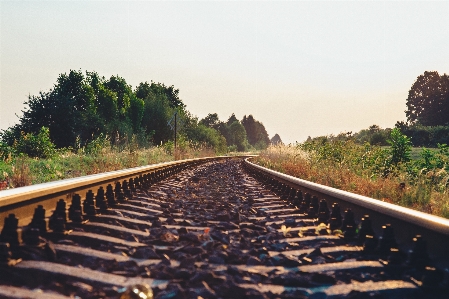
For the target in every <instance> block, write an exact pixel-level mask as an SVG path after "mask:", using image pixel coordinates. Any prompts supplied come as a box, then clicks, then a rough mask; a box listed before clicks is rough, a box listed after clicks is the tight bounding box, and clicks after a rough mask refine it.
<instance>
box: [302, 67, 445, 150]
mask: <svg viewBox="0 0 449 299" xmlns="http://www.w3.org/2000/svg"><path fill="white" fill-rule="evenodd" d="M406 106H407V109H406V110H405V115H406V117H407V121H405V122H404V121H398V122H396V124H395V128H397V129H398V130H399V131H400V132H401V133H402V134H404V135H405V136H407V137H408V138H409V139H410V141H411V143H412V145H413V146H415V147H434V148H437V147H438V145H443V144H449V75H447V74H443V75H440V74H438V72H436V71H432V72H429V71H426V72H424V74H422V75H420V76H418V77H417V79H416V81H415V82H414V83H413V85H412V87H411V88H410V90H409V92H408V97H407V100H406ZM391 133H392V129H391V128H385V129H382V128H380V127H379V126H378V125H372V126H370V127H369V128H368V129H363V130H360V131H359V132H356V133H353V132H344V133H340V134H338V135H337V136H334V135H329V136H319V137H316V138H311V137H309V138H308V141H311V140H317V139H321V140H325V139H329V140H342V139H348V138H350V139H353V140H354V141H355V142H357V143H360V144H364V143H369V144H371V145H381V146H386V145H389V143H388V140H389V138H390V136H391Z"/></svg>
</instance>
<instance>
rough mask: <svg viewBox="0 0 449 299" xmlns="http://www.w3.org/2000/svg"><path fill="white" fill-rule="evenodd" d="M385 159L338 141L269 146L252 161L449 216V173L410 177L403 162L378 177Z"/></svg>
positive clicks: (374, 149) (379, 151) (372, 149)
mask: <svg viewBox="0 0 449 299" xmlns="http://www.w3.org/2000/svg"><path fill="white" fill-rule="evenodd" d="M416 151H417V150H416ZM418 155H419V154H418ZM418 155H417V157H416V158H415V159H418ZM387 158H388V157H387V156H386V154H385V150H382V149H381V148H379V147H366V146H360V145H356V144H353V143H341V144H340V145H335V146H333V147H329V148H327V149H326V150H322V149H315V150H313V151H311V150H303V149H301V147H300V146H275V147H270V148H269V149H267V150H266V151H264V152H262V153H261V154H260V156H259V157H257V158H255V160H254V161H255V162H256V163H257V164H259V165H261V166H265V167H267V168H270V169H273V170H277V171H280V172H282V173H286V174H289V175H292V176H295V177H298V178H301V179H304V180H308V181H312V182H315V183H318V184H322V185H326V186H330V187H333V188H337V189H341V190H345V191H349V192H353V193H356V194H360V195H364V196H368V197H372V198H375V199H378V200H381V201H384V202H389V203H393V204H398V205H401V206H405V207H409V208H412V209H415V210H419V211H423V212H426V213H430V214H434V215H438V216H442V217H445V218H449V194H448V189H447V185H448V182H449V175H447V173H446V172H445V170H444V169H435V170H433V171H423V170H422V171H417V172H416V174H415V173H414V174H413V175H411V172H410V171H409V170H408V169H409V168H410V165H412V164H407V165H405V164H404V165H398V166H397V167H394V168H392V169H391V170H390V172H389V173H388V175H382V174H383V173H384V171H383V169H385V168H384V166H383V163H385V161H386V160H385V159H387ZM411 163H413V161H412V162H411ZM413 165H414V164H413ZM401 183H405V188H401Z"/></svg>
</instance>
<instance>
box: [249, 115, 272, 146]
mask: <svg viewBox="0 0 449 299" xmlns="http://www.w3.org/2000/svg"><path fill="white" fill-rule="evenodd" d="M242 125H243V126H244V127H245V130H246V134H247V136H248V142H249V144H251V145H252V146H254V147H255V148H256V149H265V148H267V147H268V145H269V144H270V139H269V138H268V133H267V131H266V129H265V127H264V125H263V124H262V123H261V122H259V121H257V120H255V119H254V117H253V116H252V115H251V114H250V115H249V116H248V117H246V115H245V116H243V119H242Z"/></svg>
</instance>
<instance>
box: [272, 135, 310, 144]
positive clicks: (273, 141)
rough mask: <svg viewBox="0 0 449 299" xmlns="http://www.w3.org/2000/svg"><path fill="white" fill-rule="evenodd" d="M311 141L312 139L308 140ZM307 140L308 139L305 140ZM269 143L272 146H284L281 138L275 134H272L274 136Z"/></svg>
mask: <svg viewBox="0 0 449 299" xmlns="http://www.w3.org/2000/svg"><path fill="white" fill-rule="evenodd" d="M309 138H310V136H309ZM311 139H312V138H310V140H311ZM307 140H308V139H307ZM270 142H271V144H273V145H278V144H284V143H283V142H282V139H281V136H279V135H278V134H277V133H276V134H274V136H273V138H271V140H270Z"/></svg>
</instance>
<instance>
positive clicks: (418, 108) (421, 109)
mask: <svg viewBox="0 0 449 299" xmlns="http://www.w3.org/2000/svg"><path fill="white" fill-rule="evenodd" d="M405 113H406V115H407V120H408V121H409V122H410V123H419V124H422V125H424V126H437V125H447V124H448V123H449V77H448V75H446V74H444V75H442V76H440V75H439V74H438V72H436V71H434V72H427V71H426V72H424V74H423V75H420V76H419V77H418V78H417V80H416V81H415V83H414V84H413V85H412V87H411V89H410V91H409V93H408V98H407V110H406V111H405Z"/></svg>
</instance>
